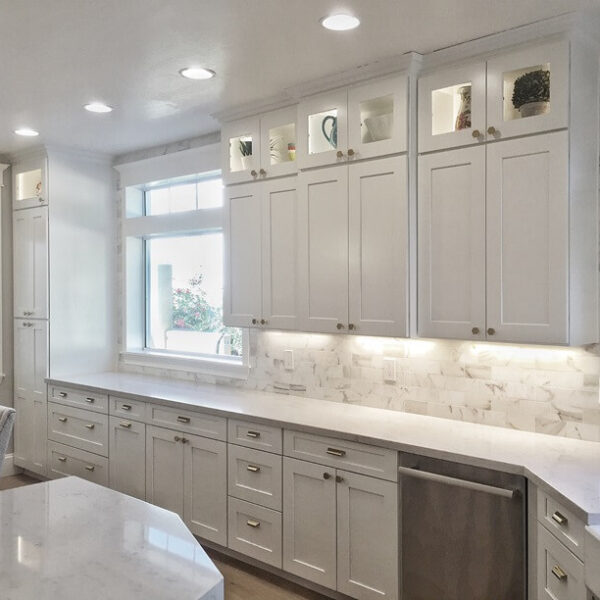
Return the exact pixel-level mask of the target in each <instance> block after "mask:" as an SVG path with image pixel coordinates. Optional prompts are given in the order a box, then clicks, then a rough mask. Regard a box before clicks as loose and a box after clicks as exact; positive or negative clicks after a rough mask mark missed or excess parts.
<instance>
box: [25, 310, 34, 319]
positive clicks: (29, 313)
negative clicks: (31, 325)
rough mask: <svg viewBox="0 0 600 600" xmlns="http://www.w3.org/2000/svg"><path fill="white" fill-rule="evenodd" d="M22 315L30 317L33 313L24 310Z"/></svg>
mask: <svg viewBox="0 0 600 600" xmlns="http://www.w3.org/2000/svg"><path fill="white" fill-rule="evenodd" d="M23 315H24V316H25V317H31V315H33V311H32V310H24V311H23Z"/></svg>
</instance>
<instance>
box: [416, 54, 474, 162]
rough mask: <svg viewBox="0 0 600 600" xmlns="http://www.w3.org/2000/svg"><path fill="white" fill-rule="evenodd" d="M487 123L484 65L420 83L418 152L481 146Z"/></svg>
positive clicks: (436, 75)
mask: <svg viewBox="0 0 600 600" xmlns="http://www.w3.org/2000/svg"><path fill="white" fill-rule="evenodd" d="M485 122H486V121H485V63H484V62H474V63H469V64H467V65H461V66H459V67H453V68H450V69H444V70H441V71H438V72H435V73H431V74H429V75H425V76H423V77H421V78H420V79H419V152H427V151H430V150H441V149H443V148H454V147H456V146H468V145H469V144H478V143H480V142H482V141H483V140H484V132H485Z"/></svg>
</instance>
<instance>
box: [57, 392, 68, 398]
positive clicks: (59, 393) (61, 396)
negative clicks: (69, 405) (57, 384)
mask: <svg viewBox="0 0 600 600" xmlns="http://www.w3.org/2000/svg"><path fill="white" fill-rule="evenodd" d="M58 396H59V397H60V398H66V397H67V392H58Z"/></svg>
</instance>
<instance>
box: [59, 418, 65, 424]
mask: <svg viewBox="0 0 600 600" xmlns="http://www.w3.org/2000/svg"><path fill="white" fill-rule="evenodd" d="M58 420H59V421H60V422H61V423H66V422H67V417H58Z"/></svg>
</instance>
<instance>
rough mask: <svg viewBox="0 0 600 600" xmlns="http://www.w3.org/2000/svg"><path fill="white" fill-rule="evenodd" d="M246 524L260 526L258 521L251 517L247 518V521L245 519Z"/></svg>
mask: <svg viewBox="0 0 600 600" xmlns="http://www.w3.org/2000/svg"><path fill="white" fill-rule="evenodd" d="M246 525H248V527H254V528H256V527H260V521H254V520H253V519H248V521H246Z"/></svg>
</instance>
